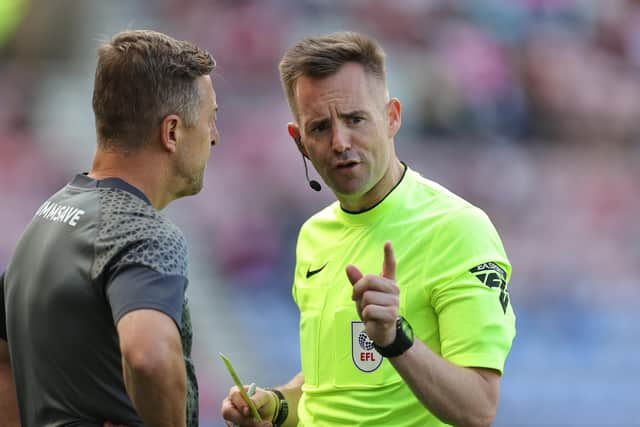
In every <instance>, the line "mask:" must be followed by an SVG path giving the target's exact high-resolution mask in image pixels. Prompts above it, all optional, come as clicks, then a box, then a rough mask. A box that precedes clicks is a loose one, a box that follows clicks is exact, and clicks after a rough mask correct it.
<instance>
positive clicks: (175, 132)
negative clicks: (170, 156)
mask: <svg viewBox="0 0 640 427" xmlns="http://www.w3.org/2000/svg"><path fill="white" fill-rule="evenodd" d="M181 126H182V119H180V117H179V116H177V115H176V114H169V115H168V116H166V117H165V118H164V119H162V122H161V123H160V143H161V144H162V147H163V148H164V149H165V150H167V151H169V152H171V153H175V152H176V150H177V149H178V140H179V139H180V129H181Z"/></svg>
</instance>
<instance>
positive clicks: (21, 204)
mask: <svg viewBox="0 0 640 427" xmlns="http://www.w3.org/2000/svg"><path fill="white" fill-rule="evenodd" d="M133 28H151V29H156V30H159V31H163V32H166V33H168V34H170V35H172V36H174V37H177V38H181V39H189V40H192V41H195V42H196V43H197V44H199V45H201V46H202V47H204V48H206V49H208V50H210V51H211V52H212V53H213V54H214V55H215V57H216V58H217V61H218V63H219V67H218V69H217V71H216V73H215V77H214V85H215V87H216V90H217V93H218V102H219V105H220V113H219V122H218V126H219V129H220V133H221V136H222V141H221V144H220V145H219V146H218V147H215V148H214V149H213V151H212V157H211V161H210V164H209V168H208V170H207V177H206V181H205V189H204V191H203V192H202V193H201V194H200V195H199V196H197V197H194V198H190V199H185V200H181V201H178V202H177V203H175V204H174V205H173V206H171V207H170V208H169V209H168V210H167V212H168V214H169V216H170V217H172V218H173V219H174V221H175V222H176V223H177V224H178V225H180V226H181V227H182V228H183V229H184V230H185V233H186V235H187V238H188V240H189V243H190V270H191V271H190V274H191V282H190V288H189V290H188V294H189V297H190V300H191V304H192V313H193V315H194V325H195V336H196V339H195V345H194V351H195V358H196V361H197V368H198V373H199V378H200V386H201V407H202V410H201V425H203V426H219V425H223V424H222V422H221V420H220V418H219V407H220V401H221V400H222V398H223V397H224V396H225V395H226V392H227V390H228V388H229V387H230V386H231V385H232V383H231V379H230V378H229V376H228V374H227V373H226V371H225V370H224V367H223V365H222V363H221V361H220V360H219V358H218V351H223V352H225V353H226V354H227V355H228V356H229V357H230V358H231V360H232V361H233V362H234V364H235V365H236V369H237V370H238V373H239V375H240V376H241V378H243V379H244V380H245V381H246V382H250V381H256V382H257V383H258V384H264V385H275V384H279V383H283V382H285V381H287V380H288V379H289V378H290V377H291V376H292V375H293V374H295V373H296V372H297V371H298V370H299V362H298V347H297V346H298V337H297V322H298V317H297V311H296V307H295V306H294V304H293V302H292V300H291V296H290V287H291V279H292V269H293V263H294V247H295V236H296V231H297V229H298V227H299V226H300V225H301V223H302V222H303V221H304V219H305V218H306V217H307V216H309V215H310V214H312V213H313V212H315V211H316V210H317V209H319V208H321V207H322V206H324V205H325V204H326V203H328V202H329V201H330V200H331V197H330V194H329V191H327V190H323V191H322V193H319V194H317V193H315V192H312V191H311V190H310V189H309V188H308V186H307V184H306V182H305V179H304V171H303V167H302V163H301V159H300V156H299V155H298V154H297V151H296V149H295V148H294V145H293V144H292V143H291V141H290V140H289V138H288V136H287V133H286V130H285V129H286V128H285V125H286V123H287V121H289V120H290V115H289V112H288V109H287V106H286V102H285V99H284V97H283V95H282V94H281V89H280V84H279V80H278V74H277V63H278V60H279V58H280V57H281V55H282V53H283V52H284V49H285V48H286V47H287V46H289V45H290V44H291V43H292V42H294V41H296V40H298V39H299V38H300V37H302V36H305V35H311V34H319V33H324V32H328V31H334V30H342V29H352V30H358V31H363V32H365V33H367V34H369V35H372V36H374V37H376V38H377V39H378V40H379V41H380V42H381V43H382V45H383V47H384V48H385V49H386V51H387V56H388V73H389V86H390V92H391V94H392V96H396V97H398V98H400V100H401V101H402V103H403V119H404V120H403V127H402V130H401V133H400V135H399V137H398V138H397V140H396V144H397V150H398V152H399V154H400V157H401V158H402V159H404V160H405V161H406V162H407V163H409V164H410V165H411V166H412V167H413V168H415V169H418V170H420V171H422V172H423V174H425V175H426V176H428V177H430V178H433V179H435V180H437V181H439V182H441V183H442V184H444V185H445V186H447V187H449V188H451V189H452V190H454V191H455V192H457V193H458V194H460V195H462V196H463V197H465V198H467V199H468V200H470V201H471V202H473V203H474V204H476V205H478V206H480V207H481V208H483V209H484V210H485V211H487V212H488V213H489V215H490V216H491V218H492V219H493V221H494V223H495V225H496V227H497V228H498V230H499V231H500V233H501V235H502V237H503V240H504V243H505V246H506V248H507V252H508V254H509V255H510V258H511V260H512V263H513V268H514V273H513V278H512V281H511V284H510V289H511V296H512V301H513V303H514V306H515V309H516V313H517V316H518V335H517V337H516V340H515V342H514V346H513V349H512V352H511V355H510V357H509V359H508V361H507V365H506V369H505V377H504V380H503V382H502V390H501V401H500V407H499V411H498V416H497V419H496V423H495V425H496V426H525V425H526V426H543V425H554V426H559V425H563V426H564V425H574V426H585V425H592V426H604V425H616V426H631V425H640V415H639V414H640V412H638V410H637V408H638V404H640V397H638V396H639V395H638V391H637V390H638V385H639V384H640V374H639V373H638V372H639V371H640V356H639V354H640V314H638V313H639V311H638V308H637V307H638V301H639V299H640V1H633V0H482V1H474V0H466V1H465V0H458V1H454V0H449V1H447V0H402V1H384V0H371V1H355V0H354V1H339V0H300V1H293V0H292V1H284V0H275V1H273V0H269V1H267V0H265V1H257V0H256V1H248V0H242V1H241V0H236V1H232V0H228V1H210V0H157V1H153V2H148V1H147V2H145V1H142V0H132V1H122V0H112V1H108V2H107V1H99V0H0V195H1V200H2V207H1V213H0V234H1V235H2V238H1V239H0V269H2V268H4V266H6V264H7V262H8V260H9V258H10V256H11V253H12V250H13V247H14V245H15V243H16V241H17V240H18V238H19V237H20V232H21V230H22V229H23V227H24V226H25V225H26V224H27V222H28V221H29V220H30V217H31V215H32V213H33V212H34V211H35V210H36V209H37V207H38V206H39V205H40V203H41V202H42V200H43V198H45V197H46V196H48V195H49V194H50V193H51V192H52V191H54V190H56V189H57V188H59V187H60V186H62V185H63V184H64V183H66V182H67V181H68V180H69V179H70V178H71V177H72V176H73V174H74V173H76V172H77V171H86V170H87V169H88V168H89V166H90V161H91V157H92V154H93V151H94V141H95V136H94V128H93V115H92V112H91V91H92V79H93V71H94V67H95V48H96V45H97V43H98V42H99V41H100V40H103V39H107V38H109V37H110V36H111V35H113V34H114V33H116V32H118V31H121V30H123V29H133ZM312 175H313V176H314V177H316V174H315V172H313V174H312ZM399 268H402V266H400V267H399Z"/></svg>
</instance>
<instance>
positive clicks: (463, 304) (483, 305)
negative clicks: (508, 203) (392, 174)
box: [431, 208, 515, 373]
mask: <svg viewBox="0 0 640 427" xmlns="http://www.w3.org/2000/svg"><path fill="white" fill-rule="evenodd" d="M446 228H447V230H446V232H444V233H443V236H442V237H443V238H446V239H447V240H446V242H440V247H442V248H443V250H442V252H441V258H440V262H441V264H444V265H447V268H446V270H445V273H444V274H442V275H441V276H440V277H439V280H438V281H437V282H436V283H433V286H432V288H431V304H432V306H433V308H434V310H435V312H436V314H437V316H438V324H439V332H440V342H441V353H442V356H443V357H444V358H446V359H447V360H449V361H451V362H452V363H455V364H456V365H459V366H467V367H482V368H491V369H495V370H497V371H500V372H501V373H502V370H503V368H504V363H505V360H506V358H507V355H508V354H509V351H510V349H511V344H512V342H513V338H514V337H515V315H514V312H513V308H512V306H511V302H510V299H509V290H508V282H509V279H510V277H511V265H510V264H509V261H508V259H507V256H506V254H505V252H504V248H503V246H502V242H501V241H500V238H499V236H498V233H497V231H496V230H495V228H494V227H493V225H492V224H491V222H490V221H489V218H488V217H487V216H486V215H485V214H484V212H482V211H481V210H479V209H477V208H473V209H466V210H465V211H464V212H460V213H459V214H458V215H455V216H454V217H453V218H452V219H451V220H450V221H449V223H448V224H447V227H446ZM445 257H446V259H445Z"/></svg>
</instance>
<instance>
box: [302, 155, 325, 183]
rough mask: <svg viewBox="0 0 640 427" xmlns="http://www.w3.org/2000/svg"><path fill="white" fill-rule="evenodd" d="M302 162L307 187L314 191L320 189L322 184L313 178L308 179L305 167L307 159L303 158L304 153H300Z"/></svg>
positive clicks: (307, 171)
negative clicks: (307, 182) (307, 183)
mask: <svg viewBox="0 0 640 427" xmlns="http://www.w3.org/2000/svg"><path fill="white" fill-rule="evenodd" d="M302 163H304V175H305V176H306V177H307V181H309V187H311V188H312V189H314V190H316V191H320V190H322V186H321V185H320V183H319V182H318V181H316V180H315V179H309V170H308V169H307V159H305V158H304V154H303V155H302Z"/></svg>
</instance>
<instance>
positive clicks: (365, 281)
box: [352, 274, 400, 300]
mask: <svg viewBox="0 0 640 427" xmlns="http://www.w3.org/2000/svg"><path fill="white" fill-rule="evenodd" d="M367 291H377V292H384V293H388V294H394V295H398V294H400V289H399V288H398V286H397V285H396V284H395V282H394V281H393V280H390V279H387V278H386V277H382V276H378V275H375V274H367V275H365V276H364V277H363V278H362V279H360V280H358V282H357V283H356V284H355V285H353V295H352V299H353V300H360V299H361V298H362V295H363V294H364V293H365V292H367Z"/></svg>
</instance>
